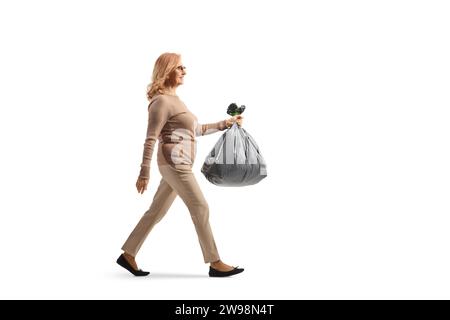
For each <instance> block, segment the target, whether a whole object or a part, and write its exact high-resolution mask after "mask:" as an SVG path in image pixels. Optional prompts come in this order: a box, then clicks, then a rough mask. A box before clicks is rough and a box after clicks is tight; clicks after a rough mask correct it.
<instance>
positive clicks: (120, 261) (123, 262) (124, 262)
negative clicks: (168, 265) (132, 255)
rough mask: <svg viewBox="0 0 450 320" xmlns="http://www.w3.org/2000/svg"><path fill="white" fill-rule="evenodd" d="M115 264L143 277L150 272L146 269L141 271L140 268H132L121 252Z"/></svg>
mask: <svg viewBox="0 0 450 320" xmlns="http://www.w3.org/2000/svg"><path fill="white" fill-rule="evenodd" d="M117 264H118V265H119V266H121V267H124V268H125V269H127V270H128V271H130V272H131V273H132V274H134V275H135V276H136V277H145V276H148V275H149V274H150V272H148V271H142V270H141V269H139V270H135V269H133V267H132V266H131V265H130V264H129V263H128V261H127V259H125V257H124V256H123V254H121V255H120V257H119V258H118V259H117Z"/></svg>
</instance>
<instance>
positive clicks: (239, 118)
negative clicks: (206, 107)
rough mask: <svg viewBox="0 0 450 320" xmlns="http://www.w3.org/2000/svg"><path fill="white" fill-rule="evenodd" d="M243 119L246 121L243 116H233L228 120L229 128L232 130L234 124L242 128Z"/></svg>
mask: <svg viewBox="0 0 450 320" xmlns="http://www.w3.org/2000/svg"><path fill="white" fill-rule="evenodd" d="M242 119H244V118H243V117H242V116H241V115H237V116H232V117H231V118H229V119H227V127H228V128H230V127H231V126H232V125H233V123H235V122H236V123H237V124H238V126H242Z"/></svg>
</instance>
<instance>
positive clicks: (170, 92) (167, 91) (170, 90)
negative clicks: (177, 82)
mask: <svg viewBox="0 0 450 320" xmlns="http://www.w3.org/2000/svg"><path fill="white" fill-rule="evenodd" d="M176 90H177V89H176V88H166V89H165V90H164V94H167V95H170V96H176V95H177V92H176Z"/></svg>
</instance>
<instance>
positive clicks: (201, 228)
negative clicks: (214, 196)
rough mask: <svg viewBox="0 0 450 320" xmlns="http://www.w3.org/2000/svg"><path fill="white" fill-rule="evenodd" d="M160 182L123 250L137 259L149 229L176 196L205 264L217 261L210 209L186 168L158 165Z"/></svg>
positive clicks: (191, 173) (185, 166)
mask: <svg viewBox="0 0 450 320" xmlns="http://www.w3.org/2000/svg"><path fill="white" fill-rule="evenodd" d="M159 172H160V173H161V176H162V179H161V182H160V184H159V187H158V190H157V191H156V194H155V196H154V198H153V202H152V204H151V205H150V208H149V209H148V210H147V211H146V212H145V214H144V215H143V216H142V218H141V220H140V221H139V222H138V224H137V225H136V227H135V228H134V230H133V231H132V232H131V234H130V236H129V237H128V239H127V241H125V243H124V245H123V246H122V250H124V251H125V252H127V253H129V254H131V255H133V256H136V254H137V253H138V251H139V249H140V248H141V246H142V244H143V243H144V240H145V239H146V238H147V236H148V234H149V233H150V231H151V230H152V228H153V227H154V226H155V224H157V223H158V222H159V221H160V220H161V219H162V218H163V217H164V216H165V214H166V213H167V211H168V210H169V208H170V206H171V205H172V203H173V201H174V200H175V198H176V196H177V195H179V196H180V197H181V199H182V200H183V202H184V203H185V204H186V206H187V208H188V210H189V212H190V214H191V218H192V221H193V222H194V226H195V230H196V231H197V236H198V241H199V242H200V247H201V249H202V253H203V258H204V260H205V263H209V262H213V261H217V260H219V259H220V258H219V253H218V252H217V248H216V243H215V242H214V237H213V234H212V231H211V227H210V225H209V207H208V203H207V202H206V200H205V198H204V196H203V193H202V191H201V190H200V186H199V185H198V183H197V180H196V179H195V177H194V174H193V172H192V167H191V166H189V165H174V166H170V165H160V166H159Z"/></svg>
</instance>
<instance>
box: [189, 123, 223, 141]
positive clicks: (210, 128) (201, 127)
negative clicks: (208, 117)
mask: <svg viewBox="0 0 450 320" xmlns="http://www.w3.org/2000/svg"><path fill="white" fill-rule="evenodd" d="M226 128H228V127H227V120H222V121H219V122H214V123H206V124H199V123H198V124H197V126H196V127H195V136H197V137H198V136H205V135H208V134H211V133H214V132H217V131H223V130H225V129H226Z"/></svg>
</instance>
